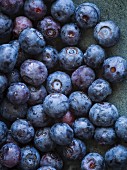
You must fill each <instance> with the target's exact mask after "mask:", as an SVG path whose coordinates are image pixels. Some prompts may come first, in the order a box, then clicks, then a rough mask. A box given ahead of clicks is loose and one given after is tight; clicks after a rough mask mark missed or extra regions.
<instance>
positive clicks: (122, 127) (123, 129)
mask: <svg viewBox="0 0 127 170" xmlns="http://www.w3.org/2000/svg"><path fill="white" fill-rule="evenodd" d="M115 132H116V134H117V136H118V137H119V138H120V139H122V140H124V141H125V142H127V117H126V116H121V117H119V118H118V119H117V121H116V123H115Z"/></svg>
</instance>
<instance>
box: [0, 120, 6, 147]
mask: <svg viewBox="0 0 127 170" xmlns="http://www.w3.org/2000/svg"><path fill="white" fill-rule="evenodd" d="M7 132H8V128H7V126H6V124H5V123H4V122H2V121H0V145H1V144H3V143H4V142H5V141H6V139H7Z"/></svg>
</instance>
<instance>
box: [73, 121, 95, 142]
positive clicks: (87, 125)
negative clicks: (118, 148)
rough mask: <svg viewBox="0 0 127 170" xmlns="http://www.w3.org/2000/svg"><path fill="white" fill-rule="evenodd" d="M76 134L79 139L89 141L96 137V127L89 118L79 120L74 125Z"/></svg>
mask: <svg viewBox="0 0 127 170" xmlns="http://www.w3.org/2000/svg"><path fill="white" fill-rule="evenodd" d="M73 130H74V134H75V136H76V137H77V138H79V139H83V140H88V139H91V138H92V137H93V135H94V130H95V128H94V126H93V124H92V123H91V122H90V121H89V120H88V119H87V118H78V119H76V120H75V122H74V123H73Z"/></svg>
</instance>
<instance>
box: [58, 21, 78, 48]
mask: <svg viewBox="0 0 127 170" xmlns="http://www.w3.org/2000/svg"><path fill="white" fill-rule="evenodd" d="M61 39H62V41H63V42H64V43H66V44H68V45H77V44H78V42H79V39H80V29H79V28H78V26H77V24H74V23H69V24H66V25H64V26H63V27H62V29H61Z"/></svg>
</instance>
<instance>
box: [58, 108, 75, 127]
mask: <svg viewBox="0 0 127 170" xmlns="http://www.w3.org/2000/svg"><path fill="white" fill-rule="evenodd" d="M59 121H60V122H62V123H67V124H68V125H69V126H72V124H73V122H74V121H75V116H74V114H73V112H70V111H68V112H67V113H66V114H65V115H64V116H63V117H62V118H60V119H59Z"/></svg>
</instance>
